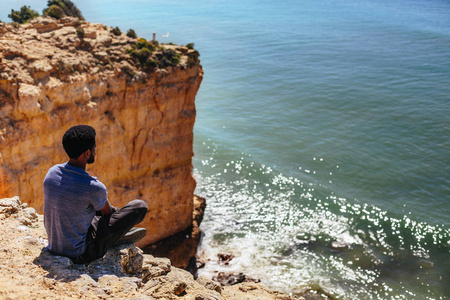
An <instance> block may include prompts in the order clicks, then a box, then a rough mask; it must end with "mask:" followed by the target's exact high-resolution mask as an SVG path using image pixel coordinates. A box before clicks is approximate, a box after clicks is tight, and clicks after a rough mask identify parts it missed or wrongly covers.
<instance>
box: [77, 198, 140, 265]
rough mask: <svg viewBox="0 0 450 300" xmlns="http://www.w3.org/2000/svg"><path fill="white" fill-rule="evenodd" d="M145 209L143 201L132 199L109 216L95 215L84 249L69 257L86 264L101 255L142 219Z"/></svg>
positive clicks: (78, 262)
mask: <svg viewBox="0 0 450 300" xmlns="http://www.w3.org/2000/svg"><path fill="white" fill-rule="evenodd" d="M147 209H148V208H147V203H145V201H142V200H133V201H130V202H129V203H128V204H127V205H125V206H124V207H122V208H121V209H119V210H118V211H116V212H115V213H113V214H111V215H109V216H95V217H94V219H93V220H92V223H91V226H90V227H89V230H88V235H87V237H86V239H87V247H86V250H85V251H84V253H83V254H81V255H79V256H77V257H73V258H71V259H72V261H73V262H74V263H76V264H87V263H89V262H91V261H94V260H96V259H99V258H101V257H103V256H104V255H105V254H106V251H108V249H109V248H111V247H112V246H113V245H114V243H116V242H117V241H118V240H119V239H120V238H121V237H122V236H124V235H125V234H126V233H127V232H128V231H129V230H130V229H131V228H133V226H134V225H136V224H139V223H140V222H141V221H142V220H143V219H144V217H145V215H146V214H147Z"/></svg>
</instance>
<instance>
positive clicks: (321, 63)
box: [0, 0, 450, 299]
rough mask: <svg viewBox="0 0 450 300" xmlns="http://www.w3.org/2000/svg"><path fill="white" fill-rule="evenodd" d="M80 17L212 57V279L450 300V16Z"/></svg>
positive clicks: (429, 12)
mask: <svg viewBox="0 0 450 300" xmlns="http://www.w3.org/2000/svg"><path fill="white" fill-rule="evenodd" d="M74 2H75V4H76V5H77V6H78V8H79V9H80V10H81V11H82V13H83V15H84V16H85V18H86V19H87V20H88V21H90V22H96V23H97V22H98V23H103V24H105V25H108V26H114V27H115V26H119V28H120V29H121V30H122V31H123V32H126V31H127V30H128V29H130V28H132V29H134V30H135V31H136V33H137V34H138V35H139V36H141V37H145V38H147V39H151V38H152V34H153V33H156V38H157V40H158V41H159V42H161V43H167V42H173V43H175V44H181V45H185V44H187V43H195V48H196V49H197V50H198V51H199V52H200V54H201V56H200V59H201V61H202V65H203V67H204V70H205V77H204V81H203V83H202V86H201V89H200V91H199V93H198V96H197V101H196V102H197V119H196V125H195V131H194V134H195V147H194V151H195V157H194V168H195V170H194V175H195V178H196V179H197V182H198V184H197V190H196V193H197V194H199V195H200V196H204V197H205V198H206V199H207V204H208V206H207V210H206V215H205V219H204V221H203V223H202V226H201V228H202V229H203V231H204V238H203V242H202V245H201V249H200V253H201V254H202V255H204V256H205V257H207V258H209V259H210V260H209V261H207V263H206V266H205V268H204V269H202V270H201V271H200V274H210V275H211V274H214V272H215V271H226V272H243V273H244V274H247V275H248V276H250V277H253V278H259V279H261V281H262V282H263V283H264V284H266V285H267V286H269V287H271V288H273V289H278V290H281V291H283V292H286V293H292V294H293V295H296V294H298V293H300V292H302V291H304V290H305V289H314V290H319V291H320V290H322V291H325V292H326V293H328V294H329V295H332V296H334V297H335V298H337V299H448V298H449V297H450V284H449V282H450V217H449V215H450V205H449V201H450V151H449V149H450V2H449V1H445V0H396V1H392V0H345V1H343V0H334V1H329V0H314V1H313V0H280V1H267V0H259V1H256V0H246V1H242V0H239V1H238V0H193V1H174V0H164V1H162V0H158V1H150V0H127V1H118V0H108V1H106V0H89V1H87V0H76V1H74ZM23 4H25V5H30V6H31V7H32V8H34V9H36V10H38V11H39V12H42V8H44V6H46V1H43V0H42V1H38V0H33V1H25V0H24V1H22V2H21V3H20V4H19V3H18V2H17V1H15V0H14V1H12V0H2V3H1V8H0V20H3V21H8V22H9V21H10V20H9V19H7V14H8V13H9V12H10V9H11V8H14V9H16V10H17V9H19V8H20V5H23ZM112 201H114V200H113V199H112ZM219 253H225V254H233V255H234V256H235V258H234V259H233V260H231V261H230V264H229V265H227V266H221V265H219V264H218V263H217V254H219Z"/></svg>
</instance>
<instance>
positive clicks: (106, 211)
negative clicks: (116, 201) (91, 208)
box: [100, 200, 119, 216]
mask: <svg viewBox="0 0 450 300" xmlns="http://www.w3.org/2000/svg"><path fill="white" fill-rule="evenodd" d="M118 210H119V208H118V207H114V206H111V203H109V200H106V203H105V205H104V206H103V207H102V209H101V210H100V211H101V212H102V215H104V216H108V215H112V214H113V213H115V212H116V211H118Z"/></svg>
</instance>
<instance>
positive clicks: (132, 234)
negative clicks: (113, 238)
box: [114, 227, 147, 245]
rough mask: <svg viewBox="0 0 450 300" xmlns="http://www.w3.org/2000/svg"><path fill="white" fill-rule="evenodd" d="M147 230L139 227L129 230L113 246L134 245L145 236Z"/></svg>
mask: <svg viewBox="0 0 450 300" xmlns="http://www.w3.org/2000/svg"><path fill="white" fill-rule="evenodd" d="M146 233H147V229H145V228H140V227H133V228H131V229H130V230H129V231H128V232H127V233H125V235H124V236H123V237H121V238H120V239H119V240H118V241H117V242H116V243H115V244H114V245H120V244H128V243H136V242H138V241H140V240H142V238H143V237H144V236H145V234H146Z"/></svg>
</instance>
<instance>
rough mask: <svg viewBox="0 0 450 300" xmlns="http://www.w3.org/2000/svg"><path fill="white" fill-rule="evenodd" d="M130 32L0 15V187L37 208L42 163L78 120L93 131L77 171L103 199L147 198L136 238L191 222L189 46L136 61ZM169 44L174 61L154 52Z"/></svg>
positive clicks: (195, 74)
mask: <svg viewBox="0 0 450 300" xmlns="http://www.w3.org/2000/svg"><path fill="white" fill-rule="evenodd" d="M137 41H138V40H137V39H134V38H130V37H128V36H126V35H125V34H121V35H119V36H116V35H115V34H113V33H112V32H111V28H109V27H107V26H104V25H102V24H92V23H88V22H84V21H79V20H76V19H71V18H64V19H62V20H59V21H57V20H54V19H50V18H48V19H44V18H37V19H35V20H32V21H30V22H29V23H28V24H25V25H20V26H19V25H15V26H13V25H9V24H4V23H0V196H2V197H11V196H14V195H21V198H22V200H23V201H24V202H27V203H28V204H29V205H30V206H31V207H34V208H35V209H36V210H37V211H38V212H40V213H42V207H43V196H42V181H43V179H44V177H45V175H46V172H47V170H48V169H49V168H50V167H51V166H52V165H54V164H56V163H62V162H65V161H67V157H66V155H65V152H64V150H63V148H62V145H61V138H62V135H63V134H64V132H65V131H66V130H67V129H68V128H69V127H70V126H72V125H76V124H88V125H92V126H93V127H95V128H96V130H97V157H96V162H95V163H94V164H92V165H89V166H88V169H87V171H88V172H89V173H90V174H92V175H94V176H97V177H99V179H100V180H101V181H102V182H103V183H104V184H105V185H106V186H107V187H108V194H109V199H110V201H111V202H112V204H113V205H116V206H122V205H124V204H125V203H127V202H128V201H130V200H132V199H136V198H140V199H143V200H145V201H146V202H147V203H148V207H149V213H148V214H147V217H146V219H145V220H144V222H143V223H142V226H144V227H146V228H147V231H148V233H147V235H146V237H145V238H144V240H143V241H142V243H141V244H140V245H146V244H151V243H154V242H156V241H159V240H161V239H163V238H165V237H168V236H172V235H174V234H175V233H177V232H180V231H183V230H185V229H186V228H188V227H189V226H191V224H192V211H193V203H192V201H193V192H194V189H195V180H194V178H193V177H192V162H191V160H192V156H193V149H192V143H193V133H192V130H193V126H194V121H195V115H196V111H195V103H194V99H195V96H196V93H197V90H198V89H199V86H200V83H201V81H202V77H203V71H202V68H201V66H200V64H199V61H198V59H197V56H198V53H196V51H195V50H192V49H188V48H187V47H178V46H173V45H159V47H158V48H157V50H156V52H155V53H154V54H153V55H154V58H155V60H152V61H150V62H151V63H152V64H153V65H151V66H152V67H151V68H150V67H148V65H145V66H146V67H145V68H143V66H144V62H142V61H141V60H139V59H136V57H135V56H132V55H130V53H131V51H129V50H130V49H131V48H132V47H133V45H136V43H137ZM169 52H170V53H171V54H174V53H175V55H176V56H179V57H180V60H179V61H177V62H176V63H175V64H172V65H171V64H170V63H168V62H167V60H165V61H164V59H165V58H164V57H163V56H164V53H169ZM170 53H169V54H170ZM158 59H160V60H161V64H158ZM161 65H163V66H164V67H162V66H161Z"/></svg>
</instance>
